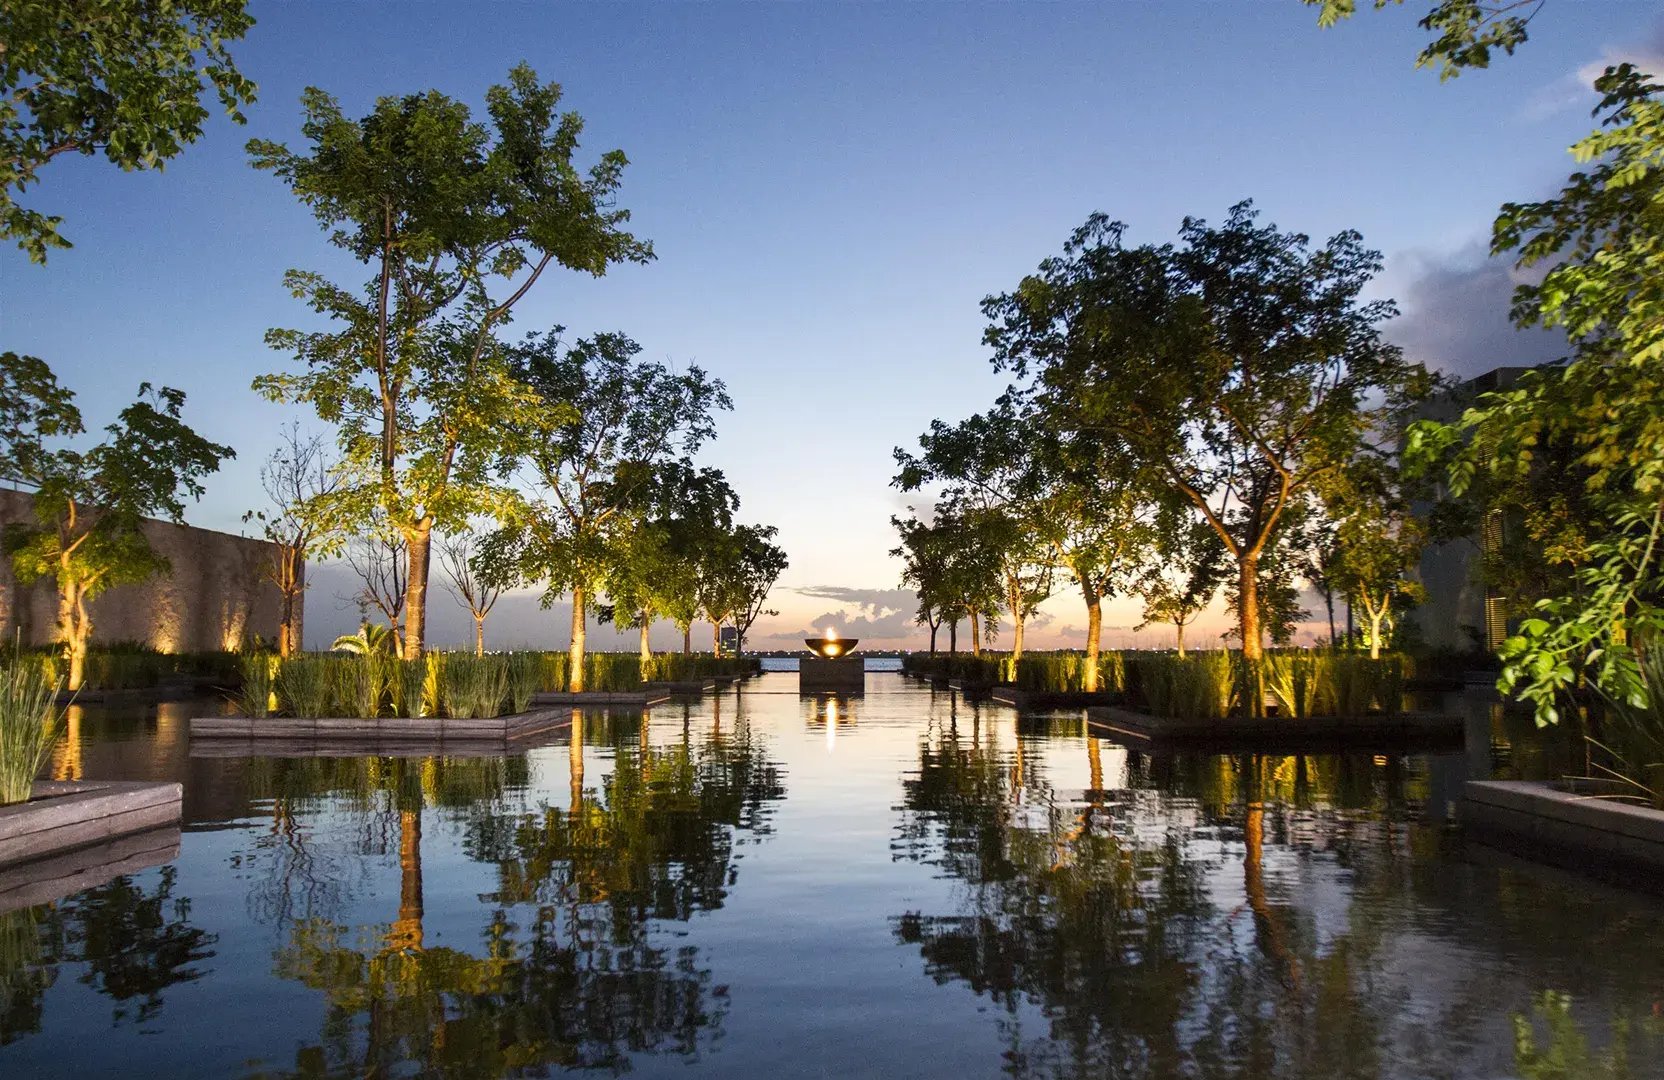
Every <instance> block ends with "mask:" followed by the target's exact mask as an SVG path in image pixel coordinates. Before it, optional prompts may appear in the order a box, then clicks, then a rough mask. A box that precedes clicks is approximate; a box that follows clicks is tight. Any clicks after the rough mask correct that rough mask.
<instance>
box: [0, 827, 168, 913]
mask: <svg viewBox="0 0 1664 1080" xmlns="http://www.w3.org/2000/svg"><path fill="white" fill-rule="evenodd" d="M178 857H179V826H178V825H177V824H175V825H170V826H167V827H164V828H160V829H151V830H150V831H149V832H142V833H134V834H133V835H131V836H123V837H121V838H119V839H116V840H111V841H109V842H108V843H103V844H97V845H95V846H93V847H83V848H77V849H75V850H73V851H65V852H60V853H59V854H56V855H48V856H46V857H45V858H42V859H36V860H34V861H32V862H26V863H19V864H17V865H15V866H11V867H7V868H6V869H3V870H0V915H3V914H5V913H6V912H8V911H16V910H18V909H19V908H26V907H34V906H35V905H37V904H50V903H51V902H52V901H54V900H58V899H61V898H63V897H65V896H69V895H70V894H72V893H78V892H81V891H82V890H83V889H92V888H96V887H98V886H99V885H103V884H106V883H108V882H109V881H110V880H112V879H114V878H117V877H120V876H121V875H123V874H136V873H138V872H139V871H141V870H148V869H150V868H151V867H153V866H161V865H162V864H163V863H168V862H172V861H173V860H174V859H176V858H178Z"/></svg>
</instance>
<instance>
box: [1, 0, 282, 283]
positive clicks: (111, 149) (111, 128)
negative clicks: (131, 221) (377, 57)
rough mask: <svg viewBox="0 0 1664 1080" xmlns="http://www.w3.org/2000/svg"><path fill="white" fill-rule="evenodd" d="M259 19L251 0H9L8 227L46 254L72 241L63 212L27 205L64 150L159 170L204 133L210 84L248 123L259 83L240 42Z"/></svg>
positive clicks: (4, 37)
mask: <svg viewBox="0 0 1664 1080" xmlns="http://www.w3.org/2000/svg"><path fill="white" fill-rule="evenodd" d="M253 25H254V18H253V16H251V15H249V14H248V12H247V11H246V10H245V2H244V0H124V2H122V3H106V4H95V5H93V4H83V3H75V2H72V0H9V2H8V3H7V4H5V5H4V6H3V7H0V42H4V43H5V48H4V50H3V51H0V237H6V238H8V239H14V240H16V241H17V245H18V247H20V248H22V249H23V250H24V251H26V252H28V254H29V258H30V259H32V260H33V261H35V262H37V263H44V262H45V261H46V253H47V251H48V249H51V248H67V247H69V246H70V243H69V241H68V240H65V239H64V238H63V236H62V235H60V233H59V232H58V226H59V225H60V224H62V222H63V219H62V218H61V217H58V216H56V215H49V214H45V213H43V212H41V211H39V210H34V209H29V208H27V207H24V206H20V205H19V204H18V202H17V199H18V197H19V196H20V195H22V194H23V192H24V191H25V190H26V189H27V188H29V187H31V186H33V185H35V184H38V183H39V182H40V172H41V169H42V168H43V167H44V166H45V165H46V164H48V163H49V162H51V161H52V160H53V159H54V158H57V157H60V156H62V155H64V154H83V155H87V156H91V155H93V154H102V155H103V156H104V158H105V159H106V160H107V161H109V162H111V163H112V164H114V165H117V166H120V167H121V168H122V169H124V170H134V169H160V168H161V167H162V165H163V163H164V162H166V161H167V160H168V159H169V158H172V157H174V156H176V155H178V154H179V152H180V151H181V150H182V149H184V147H185V145H186V144H187V143H193V142H195V141H196V140H197V139H198V138H199V137H200V136H201V135H202V125H203V122H204V121H205V120H207V118H208V116H209V111H208V109H207V107H205V106H204V105H203V103H202V99H203V97H204V95H205V94H207V93H208V92H209V91H210V90H212V92H213V94H214V95H215V96H216V97H218V98H219V102H220V105H221V106H222V107H223V108H224V109H225V112H226V114H227V115H229V116H230V117H231V118H232V119H233V120H235V121H237V122H238V123H242V122H243V114H242V107H243V106H245V105H248V104H250V103H252V102H253V101H254V89H255V88H254V84H253V83H252V82H250V81H249V80H248V79H246V78H244V77H243V76H242V74H241V73H240V72H238V70H237V68H236V66H235V65H234V64H233V63H232V60H231V53H230V44H231V43H232V42H234V41H238V40H240V39H241V38H242V37H243V35H244V34H246V33H248V29H249V27H251V26H253Z"/></svg>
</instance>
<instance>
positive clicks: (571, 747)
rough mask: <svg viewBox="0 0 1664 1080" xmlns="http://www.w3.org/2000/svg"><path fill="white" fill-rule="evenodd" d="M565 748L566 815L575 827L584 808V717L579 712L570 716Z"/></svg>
mask: <svg viewBox="0 0 1664 1080" xmlns="http://www.w3.org/2000/svg"><path fill="white" fill-rule="evenodd" d="M568 730H569V731H570V732H571V734H570V735H568V736H567V739H568V743H567V747H566V762H567V765H566V767H567V772H568V773H570V779H571V800H572V801H571V804H570V806H569V808H568V810H567V813H568V814H569V815H570V816H571V818H572V824H573V825H574V826H576V825H577V818H578V813H579V811H581V810H582V809H583V806H584V717H583V713H581V712H574V713H573V714H572V726H571V727H570V728H569V729H568Z"/></svg>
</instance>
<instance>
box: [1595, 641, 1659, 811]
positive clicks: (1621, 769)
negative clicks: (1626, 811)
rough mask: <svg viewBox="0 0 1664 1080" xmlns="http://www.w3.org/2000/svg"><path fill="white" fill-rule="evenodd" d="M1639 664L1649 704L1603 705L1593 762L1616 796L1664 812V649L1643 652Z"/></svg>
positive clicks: (1621, 702) (1618, 701)
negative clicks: (1614, 788) (1647, 804)
mask: <svg viewBox="0 0 1664 1080" xmlns="http://www.w3.org/2000/svg"><path fill="white" fill-rule="evenodd" d="M1638 665H1639V668H1640V677H1641V683H1642V685H1643V686H1644V687H1645V688H1646V703H1645V704H1644V705H1636V704H1634V703H1633V702H1631V701H1628V700H1625V699H1607V700H1605V701H1604V702H1603V705H1604V706H1605V707H1604V708H1602V709H1600V710H1598V713H1597V716H1598V722H1599V728H1598V732H1597V734H1595V735H1592V736H1590V737H1589V739H1590V742H1591V743H1593V744H1594V746H1595V748H1596V749H1597V750H1598V751H1599V753H1598V754H1597V755H1592V756H1593V757H1594V758H1595V760H1594V761H1592V763H1591V764H1592V765H1593V768H1594V769H1595V771H1596V772H1597V774H1598V776H1597V779H1604V780H1612V781H1615V782H1616V794H1617V797H1619V798H1624V799H1634V800H1638V801H1641V802H1646V803H1650V804H1651V805H1653V806H1654V807H1656V808H1657V809H1660V810H1664V650H1660V649H1658V648H1649V649H1646V650H1644V651H1643V652H1641V654H1640V655H1639V657H1638ZM1604 786H1605V785H1603V787H1604Z"/></svg>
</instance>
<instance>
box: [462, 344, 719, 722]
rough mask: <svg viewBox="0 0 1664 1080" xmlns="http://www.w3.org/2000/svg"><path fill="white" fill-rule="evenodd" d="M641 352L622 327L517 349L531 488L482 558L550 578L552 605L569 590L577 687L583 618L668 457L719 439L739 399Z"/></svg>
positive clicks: (523, 446)
mask: <svg viewBox="0 0 1664 1080" xmlns="http://www.w3.org/2000/svg"><path fill="white" fill-rule="evenodd" d="M640 352H641V346H639V345H637V344H636V343H635V342H634V341H631V340H630V339H629V338H627V337H625V336H624V335H623V334H616V333H607V334H598V335H596V336H595V337H592V338H581V339H579V340H578V341H577V342H576V343H575V344H573V345H572V346H570V347H563V346H562V344H561V340H560V335H559V332H558V331H556V332H551V333H547V334H541V335H539V334H533V335H531V336H530V337H528V338H527V339H526V340H525V342H524V343H523V344H521V345H519V346H517V347H516V348H514V349H513V350H512V354H511V355H512V365H513V366H512V370H513V372H514V376H515V378H516V379H517V380H519V381H520V382H521V383H522V384H523V385H524V386H525V387H526V389H527V390H528V391H529V392H530V394H531V396H532V397H533V399H534V400H535V401H536V402H537V403H538V405H537V407H536V408H533V409H529V410H527V411H526V412H525V414H524V415H523V416H522V418H521V419H520V421H519V423H518V426H517V430H516V432H515V435H514V437H515V439H516V440H517V446H518V448H519V452H520V453H521V454H523V455H524V460H525V461H526V463H527V467H528V469H529V472H530V474H531V475H530V477H529V482H530V486H531V491H530V493H529V494H526V495H523V496H521V497H519V498H518V499H517V500H516V501H515V502H514V503H513V504H511V505H510V507H509V509H508V510H507V512H506V515H505V524H504V527H503V528H501V529H499V530H498V531H497V532H496V533H494V534H493V536H492V537H491V538H489V539H488V540H487V542H486V545H485V547H484V549H483V550H482V552H481V556H482V558H483V559H484V560H485V562H486V564H487V565H488V566H489V567H491V569H490V570H489V571H488V574H487V576H488V577H492V576H493V575H495V576H494V580H504V579H505V576H506V577H508V578H514V579H518V580H522V581H528V582H542V583H543V584H544V585H545V591H544V594H543V602H544V605H545V606H548V605H550V604H552V603H553V602H554V600H555V599H556V598H557V597H559V596H561V595H563V594H566V595H570V596H571V598H572V645H571V664H570V669H571V673H572V674H571V685H570V690H571V692H572V693H579V692H581V691H582V690H583V655H584V629H585V627H584V622H585V616H586V614H587V613H588V610H589V607H590V605H591V604H592V603H593V602H594V600H595V598H596V594H597V592H598V591H600V590H601V588H602V587H603V586H604V585H605V584H606V582H607V580H608V577H609V575H610V574H612V573H613V572H614V571H615V570H616V569H617V568H618V566H619V565H620V564H621V563H622V562H623V561H624V558H625V554H626V550H627V546H628V540H629V536H630V534H631V531H632V528H633V526H634V524H635V522H634V520H633V512H634V511H635V510H636V508H638V507H639V506H641V504H642V502H643V501H644V494H645V493H647V492H649V491H651V490H652V485H653V484H654V483H655V482H656V481H657V480H658V478H659V477H660V475H661V472H662V470H663V468H664V467H665V465H666V464H667V463H668V462H670V461H672V460H674V459H676V458H677V457H687V456H690V455H691V454H693V453H694V452H695V451H696V450H697V449H698V448H699V447H700V446H701V445H702V444H703V443H704V442H705V441H706V440H708V439H711V438H714V437H715V435H716V424H715V419H714V414H715V412H716V411H717V410H719V409H729V408H732V407H733V405H732V402H730V401H729V399H728V393H727V390H726V389H725V388H724V387H723V384H722V380H720V379H713V378H711V377H710V376H708V375H706V374H705V372H704V371H703V370H702V369H701V368H699V367H697V366H689V367H688V368H687V369H686V370H685V371H680V372H678V371H673V370H671V369H670V368H669V367H667V366H665V365H664V364H659V363H650V362H644V361H642V360H640V359H639V356H638V354H639V353H640ZM568 417H574V418H575V419H574V420H572V421H571V422H567V418H568Z"/></svg>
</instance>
